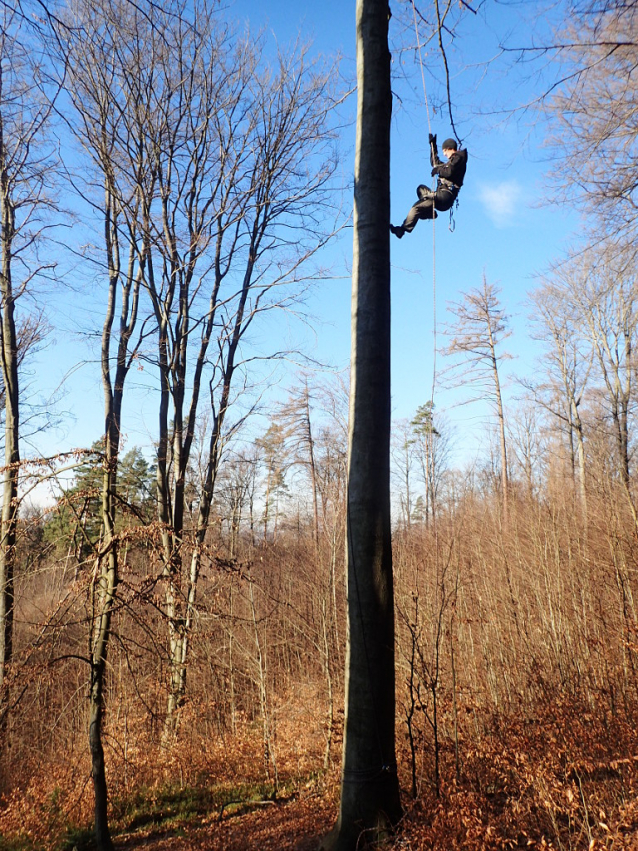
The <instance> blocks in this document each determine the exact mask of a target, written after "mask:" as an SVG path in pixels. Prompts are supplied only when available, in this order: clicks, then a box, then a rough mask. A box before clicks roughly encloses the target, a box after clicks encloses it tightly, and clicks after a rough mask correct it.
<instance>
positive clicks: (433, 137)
mask: <svg viewBox="0 0 638 851" xmlns="http://www.w3.org/2000/svg"><path fill="white" fill-rule="evenodd" d="M428 139H429V141H430V144H431V145H436V133H430V135H429V136H428Z"/></svg>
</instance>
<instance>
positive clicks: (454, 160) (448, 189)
mask: <svg viewBox="0 0 638 851" xmlns="http://www.w3.org/2000/svg"><path fill="white" fill-rule="evenodd" d="M442 149H443V156H444V157H446V159H447V162H446V163H443V162H441V160H440V159H439V154H438V151H437V149H436V135H433V134H432V133H430V163H431V164H432V176H434V175H435V174H436V176H437V177H438V180H437V187H436V191H434V192H433V191H432V190H430V189H428V187H427V186H423V184H421V185H420V186H417V189H416V194H417V195H418V196H419V200H418V201H417V202H416V204H415V205H414V206H413V207H412V209H411V210H410V212H409V213H408V215H407V216H406V217H405V221H404V222H403V224H402V225H390V230H391V231H392V233H393V234H394V235H395V236H398V237H399V239H401V237H402V236H403V234H404V233H412V231H413V230H414V227H415V225H416V223H417V221H418V220H419V219H436V211H437V210H439V211H440V212H445V210H449V209H450V207H451V206H452V204H454V202H455V201H456V197H457V195H458V194H459V189H460V188H461V186H463V178H464V177H465V169H466V168H467V151H466V150H465V149H461V150H458V145H457V144H456V142H455V140H454V139H446V140H445V142H443V145H442Z"/></svg>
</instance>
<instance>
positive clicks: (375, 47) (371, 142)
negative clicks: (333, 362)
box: [325, 0, 401, 851]
mask: <svg viewBox="0 0 638 851" xmlns="http://www.w3.org/2000/svg"><path fill="white" fill-rule="evenodd" d="M388 21H389V8H388V4H387V2H386V0H357V81H358V107H357V147H356V161H355V196H354V250H353V274H352V374H351V401H350V433H349V458H348V465H349V466H348V502H347V504H348V516H347V576H348V645H347V656H346V716H345V737H344V751H343V767H342V781H341V806H340V811H339V819H338V823H337V826H336V828H335V831H334V833H333V835H332V836H331V837H329V838H328V839H327V840H326V843H325V846H326V847H329V848H333V849H336V851H351V849H355V848H357V847H359V848H360V847H362V845H363V844H364V843H366V842H367V841H368V840H370V841H375V840H377V839H378V838H379V837H380V835H382V834H383V833H384V831H385V830H387V829H388V828H389V827H390V826H391V825H394V824H396V822H397V821H398V820H399V818H400V816H401V803H400V799H399V783H398V779H397V771H396V759H395V674H394V599H393V581H392V548H391V528H390V244H389V222H390V120H391V114H392V95H391V89H390V53H389V49H388Z"/></svg>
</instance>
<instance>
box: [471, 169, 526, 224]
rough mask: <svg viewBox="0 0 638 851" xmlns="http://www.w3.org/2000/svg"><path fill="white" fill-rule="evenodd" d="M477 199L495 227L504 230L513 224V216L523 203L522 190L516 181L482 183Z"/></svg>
mask: <svg viewBox="0 0 638 851" xmlns="http://www.w3.org/2000/svg"><path fill="white" fill-rule="evenodd" d="M479 198H480V200H481V203H482V204H483V206H484V207H485V210H486V212H487V215H488V216H489V217H490V219H491V220H492V221H493V222H494V224H495V225H496V227H498V228H505V227H509V226H511V225H513V224H514V222H513V219H514V216H515V214H516V212H517V211H518V210H520V207H521V205H522V203H523V189H522V187H521V186H520V184H519V183H518V182H517V181H516V180H504V181H502V182H501V183H489V184H488V183H483V184H481V185H480V186H479Z"/></svg>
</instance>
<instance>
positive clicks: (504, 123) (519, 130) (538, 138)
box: [234, 0, 579, 460]
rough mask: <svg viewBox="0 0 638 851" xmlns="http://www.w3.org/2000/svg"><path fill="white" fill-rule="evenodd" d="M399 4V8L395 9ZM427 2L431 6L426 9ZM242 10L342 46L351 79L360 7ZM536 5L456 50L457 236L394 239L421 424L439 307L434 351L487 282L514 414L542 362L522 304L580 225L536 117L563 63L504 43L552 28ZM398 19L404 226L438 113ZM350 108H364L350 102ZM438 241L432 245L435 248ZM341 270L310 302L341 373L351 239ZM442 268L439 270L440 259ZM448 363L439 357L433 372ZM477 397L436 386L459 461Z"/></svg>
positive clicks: (403, 410) (469, 449)
mask: <svg viewBox="0 0 638 851" xmlns="http://www.w3.org/2000/svg"><path fill="white" fill-rule="evenodd" d="M392 5H394V6H395V7H396V4H391V6H392ZM428 5H431V4H428ZM234 8H235V11H236V12H238V13H239V14H240V17H241V16H246V17H250V19H251V21H252V23H253V25H255V24H256V23H257V22H259V21H262V22H263V23H264V25H265V26H269V27H270V29H271V30H272V32H273V33H276V34H277V37H278V39H279V41H280V43H282V42H285V41H286V40H287V39H290V38H293V37H294V36H295V34H296V33H297V31H298V29H300V30H301V32H302V33H303V34H304V35H308V36H314V38H315V45H316V47H317V48H318V49H320V50H323V51H326V52H329V51H339V52H341V53H342V55H343V57H344V63H345V68H346V72H347V73H349V74H354V49H355V21H354V13H355V4H354V2H351V3H343V2H342V1H340V0H325V2H322V3H320V4H316V3H313V4H298V3H292V2H288V0H269V2H267V3H261V4H259V3H255V2H253V0H238V2H237V3H236V4H235V7H234ZM543 8H544V7H542V6H541V4H538V3H524V4H521V3H515V2H512V3H507V2H506V3H497V2H493V0H488V2H487V3H486V4H485V5H484V6H483V7H482V8H481V9H480V13H479V14H477V15H472V14H467V15H466V16H465V17H464V19H463V21H462V23H461V25H460V27H459V30H458V32H459V35H458V37H457V38H456V40H455V43H454V45H449V44H448V46H447V49H448V61H449V63H450V71H451V85H452V100H453V106H454V120H455V124H456V126H457V128H458V130H459V134H460V135H461V137H462V139H463V142H464V144H465V146H466V147H467V148H468V151H469V154H470V159H469V165H468V172H467V176H466V182H465V186H464V187H463V190H462V192H461V197H460V206H459V208H458V211H457V212H456V213H455V220H456V228H455V230H454V232H453V233H451V232H450V231H449V229H448V216H447V214H443V215H441V216H440V217H439V219H438V220H437V222H436V226H435V234H434V235H433V232H432V230H433V229H432V225H431V224H430V223H429V222H420V223H419V224H418V226H417V228H416V229H415V231H414V232H413V234H411V235H407V236H405V237H404V238H403V239H402V240H401V241H398V240H396V239H395V238H394V237H392V240H391V247H392V329H393V345H392V362H393V372H392V394H393V411H394V415H395V416H396V417H397V418H404V417H411V416H412V415H413V413H414V411H415V409H416V407H417V406H418V405H420V404H423V402H425V401H427V400H428V399H429V398H430V395H431V391H432V382H433V365H434V356H433V348H434V340H433V337H434V327H435V318H434V302H435V301H436V328H437V345H438V346H439V347H441V346H442V345H444V343H445V339H444V335H443V332H444V328H445V324H446V322H447V320H448V317H447V316H446V304H447V303H448V302H450V301H452V302H453V301H456V300H458V299H459V298H460V294H461V292H463V291H467V290H468V289H471V288H473V287H478V286H480V285H481V283H482V278H483V275H484V274H485V276H486V277H487V280H488V282H490V283H493V284H496V285H497V286H498V287H500V288H501V290H502V295H501V298H502V301H503V304H504V305H505V308H506V310H507V312H508V314H510V316H511V327H512V332H513V333H512V336H511V337H510V338H509V339H508V340H507V343H506V348H507V351H509V352H510V353H511V354H513V355H514V358H513V359H512V360H508V361H506V362H505V363H504V364H503V371H504V373H505V374H506V375H509V376H510V378H509V381H507V382H506V384H505V393H506V396H507V398H508V400H509V402H510V405H511V406H515V405H516V404H517V401H516V399H515V397H517V396H518V395H520V391H519V390H518V389H517V387H516V386H515V383H514V381H513V376H514V375H529V374H530V373H532V372H533V371H534V370H535V368H536V364H535V358H536V357H538V355H539V354H540V350H539V347H538V345H537V344H535V343H534V342H533V341H532V339H531V337H530V333H529V328H528V322H527V314H528V308H527V306H526V304H525V302H526V297H527V294H528V292H529V291H530V290H531V289H533V288H534V286H535V283H536V276H537V275H538V274H539V273H541V272H542V271H543V270H545V269H547V267H548V266H549V264H550V263H551V261H552V260H554V259H556V258H557V257H558V256H559V255H560V252H561V251H562V250H564V249H565V247H566V246H567V244H568V243H569V241H570V239H571V238H572V235H573V233H574V232H575V231H576V230H577V229H578V225H579V219H578V217H577V215H576V214H574V213H571V212H570V211H569V210H567V209H566V208H562V207H558V206H557V205H556V204H554V203H552V197H551V190H550V189H549V188H548V186H547V184H546V180H545V174H546V172H547V170H548V168H550V166H551V164H550V163H549V162H548V161H547V155H546V153H545V149H544V141H545V137H546V134H547V130H546V128H545V126H544V124H543V122H542V120H541V118H540V117H539V115H538V114H536V113H535V112H534V111H533V110H531V109H527V110H524V109H520V107H521V106H522V105H524V104H526V103H528V102H531V101H533V100H534V99H535V98H536V97H537V96H538V95H539V94H540V93H541V92H542V91H543V90H544V86H546V85H547V82H548V80H549V79H551V73H553V69H552V68H551V67H550V68H543V67H542V66H540V65H537V64H529V63H514V59H515V58H516V56H515V54H511V55H510V54H508V55H502V54H500V50H499V43H500V42H501V40H506V41H507V43H508V45H509V46H510V47H517V46H521V45H529V44H530V43H532V41H533V40H534V39H535V40H536V43H543V39H544V38H546V33H547V32H548V30H549V27H550V26H551V21H550V19H549V18H548V16H547V14H539V13H540V11H541V9H543ZM395 11H396V12H397V18H393V19H392V20H391V24H390V35H391V43H392V52H393V78H394V79H393V90H394V92H395V99H394V107H393V110H394V115H393V129H392V205H391V208H392V221H393V222H395V223H400V222H401V221H402V219H403V217H404V215H405V213H406V212H407V210H408V208H409V206H410V205H411V204H412V203H413V201H414V200H415V198H416V196H415V188H416V186H417V185H418V184H419V183H421V182H423V183H429V182H430V180H431V178H430V166H429V162H428V156H429V151H428V111H427V109H426V106H425V100H424V95H423V88H422V80H421V73H420V65H419V64H418V62H417V60H416V53H415V51H414V50H412V51H410V50H409V49H408V50H405V51H402V50H401V46H402V45H407V46H408V48H409V47H410V44H413V43H414V41H415V39H414V32H413V31H410V30H407V31H404V29H403V28H402V25H401V23H402V22H401V21H400V20H398V10H396V8H395ZM422 56H423V62H424V69H425V78H426V90H427V93H428V101H429V103H430V107H431V108H432V105H433V104H434V105H436V103H437V100H440V99H441V97H442V88H441V82H442V78H441V74H440V68H441V65H440V56H439V54H438V51H437V50H436V49H434V48H433V47H432V46H428V47H427V48H425V49H424V50H423V51H422ZM351 106H352V109H353V110H354V101H353V102H352V104H351ZM430 121H431V127H432V130H433V131H434V132H436V133H437V135H438V138H439V140H442V139H444V138H446V137H447V136H449V135H452V128H451V125H450V122H449V118H448V115H447V112H445V113H444V114H443V115H440V114H433V115H431V117H430ZM353 145H354V127H353V126H352V127H351V128H350V130H349V131H347V132H346V133H345V134H344V150H345V152H346V167H347V168H348V169H350V171H351V170H352V169H353V160H354V157H353V151H352V147H353ZM433 236H434V239H435V241H433ZM333 254H334V257H335V263H336V266H335V269H336V272H337V273H338V274H342V275H344V276H345V277H344V278H342V279H337V280H334V281H332V282H325V283H323V284H321V286H320V287H319V288H318V290H317V292H316V294H315V296H314V298H313V301H312V305H313V308H314V311H315V313H316V314H317V316H318V317H319V318H320V319H321V321H322V324H321V325H320V326H319V327H318V329H317V339H316V347H317V348H316V352H317V356H318V357H320V358H323V359H325V360H329V361H331V362H332V363H334V364H336V365H337V366H340V367H345V366H346V365H347V362H348V357H349V346H350V336H349V335H350V280H349V268H350V267H349V259H350V257H351V232H348V233H347V234H345V235H344V237H343V238H342V239H341V240H340V242H339V244H338V246H336V247H334V248H333ZM434 260H435V263H434ZM445 366H446V362H445V359H444V358H443V357H442V356H441V355H440V354H439V355H438V356H437V373H438V372H439V371H442V370H443V369H444V367H445ZM467 396H468V394H467V393H463V391H462V390H456V391H454V392H452V391H450V390H447V389H445V387H444V382H443V381H440V380H438V379H437V382H436V387H435V404H436V409H437V411H441V412H445V413H446V415H447V416H448V418H449V419H450V421H451V422H452V423H454V424H455V426H456V431H457V441H456V442H457V453H456V454H457V457H458V458H459V459H463V460H468V459H470V458H471V457H472V455H473V454H474V453H476V452H477V451H480V448H481V447H484V446H485V444H486V436H485V431H484V428H483V426H484V424H485V419H486V417H487V411H486V409H485V407H484V406H480V405H470V406H464V405H462V404H460V403H462V402H463V401H464V399H465V398H467Z"/></svg>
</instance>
